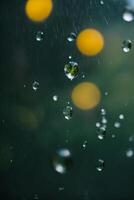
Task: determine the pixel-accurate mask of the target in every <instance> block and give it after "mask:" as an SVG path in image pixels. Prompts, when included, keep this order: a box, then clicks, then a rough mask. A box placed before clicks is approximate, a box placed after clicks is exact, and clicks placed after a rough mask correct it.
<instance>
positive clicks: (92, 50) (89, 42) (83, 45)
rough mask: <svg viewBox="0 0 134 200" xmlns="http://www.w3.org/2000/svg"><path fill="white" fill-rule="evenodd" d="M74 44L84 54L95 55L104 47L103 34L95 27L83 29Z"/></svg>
mask: <svg viewBox="0 0 134 200" xmlns="http://www.w3.org/2000/svg"><path fill="white" fill-rule="evenodd" d="M76 46H77V47H78V49H79V51H80V52H81V53H82V54H84V55H86V56H95V55H97V54H98V53H100V52H101V51H102V49H103V47H104V38H103V35H102V34H101V33H100V32H99V31H97V30H95V29H84V30H83V31H81V32H80V33H79V34H78V36H77V39H76Z"/></svg>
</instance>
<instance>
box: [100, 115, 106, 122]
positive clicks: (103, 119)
mask: <svg viewBox="0 0 134 200" xmlns="http://www.w3.org/2000/svg"><path fill="white" fill-rule="evenodd" d="M101 122H102V124H107V119H106V117H105V116H102V121H101Z"/></svg>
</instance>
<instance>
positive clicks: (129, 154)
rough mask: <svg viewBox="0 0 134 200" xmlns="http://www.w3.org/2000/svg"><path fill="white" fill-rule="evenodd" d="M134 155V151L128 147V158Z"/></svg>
mask: <svg viewBox="0 0 134 200" xmlns="http://www.w3.org/2000/svg"><path fill="white" fill-rule="evenodd" d="M133 155H134V152H133V150H132V149H128V150H127V151H126V156H127V157H128V158H131V157H132V156H133Z"/></svg>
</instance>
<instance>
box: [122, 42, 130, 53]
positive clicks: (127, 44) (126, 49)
mask: <svg viewBox="0 0 134 200" xmlns="http://www.w3.org/2000/svg"><path fill="white" fill-rule="evenodd" d="M131 48H132V42H131V40H124V41H123V44H122V50H123V51H124V52H125V53H128V52H129V51H130V50H131Z"/></svg>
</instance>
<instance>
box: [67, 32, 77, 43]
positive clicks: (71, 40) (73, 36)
mask: <svg viewBox="0 0 134 200" xmlns="http://www.w3.org/2000/svg"><path fill="white" fill-rule="evenodd" d="M75 39H76V34H75V33H73V32H71V33H70V34H69V36H68V37H67V41H68V42H73V41H74V40H75Z"/></svg>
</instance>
